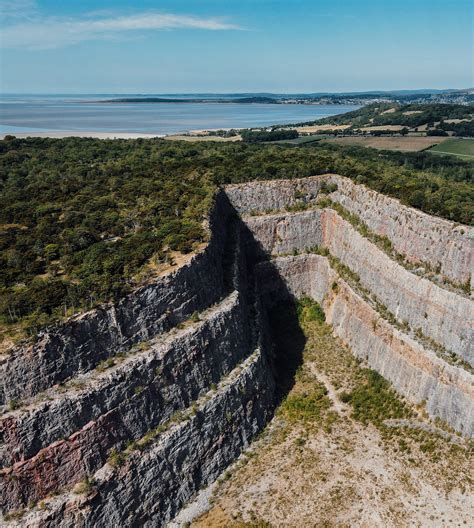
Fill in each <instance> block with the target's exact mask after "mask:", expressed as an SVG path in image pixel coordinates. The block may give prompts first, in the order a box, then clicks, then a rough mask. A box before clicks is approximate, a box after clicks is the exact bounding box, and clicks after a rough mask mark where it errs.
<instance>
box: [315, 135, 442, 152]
mask: <svg viewBox="0 0 474 528" xmlns="http://www.w3.org/2000/svg"><path fill="white" fill-rule="evenodd" d="M445 140H446V137H442V136H439V137H437V136H430V137H426V136H413V137H411V136H405V137H362V136H360V137H359V136H358V137H339V138H338V137H336V138H330V139H325V140H324V141H328V142H329V143H338V144H341V145H359V146H361V147H372V148H376V149H386V150H402V151H407V152H416V151H419V150H425V149H427V148H429V147H432V146H433V145H438V144H439V143H442V142H443V141H445Z"/></svg>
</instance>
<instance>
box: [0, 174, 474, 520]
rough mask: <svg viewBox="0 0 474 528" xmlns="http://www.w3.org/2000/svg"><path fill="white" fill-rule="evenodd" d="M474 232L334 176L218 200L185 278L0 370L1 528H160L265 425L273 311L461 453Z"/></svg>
mask: <svg viewBox="0 0 474 528" xmlns="http://www.w3.org/2000/svg"><path fill="white" fill-rule="evenodd" d="M328 195H329V196H330V198H331V200H332V204H333V205H332V206H331V204H329V205H328V203H327V202H325V203H324V204H323V205H321V204H320V205H318V203H317V201H318V198H320V197H321V196H325V197H327V196H328ZM334 204H339V205H338V207H339V206H340V205H342V206H343V207H344V210H343V211H346V212H347V214H346V213H344V214H342V212H341V211H342V210H339V212H338V209H337V207H336V206H335V205H334ZM237 213H239V214H240V215H241V217H240V218H239V217H238V216H237ZM349 214H352V215H356V216H353V217H351V216H348V215H349ZM354 218H357V219H358V220H357V222H352V223H351V221H349V220H351V219H354ZM358 222H360V224H359V223H358ZM359 225H363V226H364V230H360V229H358V226H359ZM369 232H370V233H369ZM368 233H369V234H370V236H368ZM473 233H474V231H473V229H472V228H469V227H466V226H458V225H455V224H453V223H451V222H448V221H446V220H441V219H438V218H433V217H430V216H428V215H425V214H423V213H420V212H419V211H415V210H413V209H410V208H408V207H405V206H403V205H401V204H400V203H399V202H398V201H397V200H393V199H391V198H387V197H385V196H381V195H379V194H377V193H375V192H374V191H371V190H369V189H367V188H365V187H364V186H360V185H356V184H354V183H353V182H351V181H349V180H347V179H345V178H342V177H340V176H337V175H327V176H318V177H313V178H306V179H302V180H286V181H271V182H254V183H250V184H244V185H232V186H228V187H227V188H226V189H225V190H223V191H221V192H220V193H219V194H218V196H217V197H216V202H215V206H214V208H213V211H212V214H211V217H210V220H209V243H208V245H207V247H206V248H205V249H204V250H202V251H201V252H199V253H198V254H196V255H194V256H193V257H192V258H191V259H190V260H189V261H188V262H187V263H186V264H184V265H182V266H181V267H179V268H177V269H176V270H175V271H173V272H171V273H169V274H167V275H165V276H163V277H159V278H157V279H154V280H153V281H152V282H150V283H149V284H147V285H145V286H142V287H141V288H139V289H137V290H136V291H134V292H132V293H131V294H130V295H128V296H127V297H126V298H124V299H122V300H121V301H120V302H118V303H117V304H110V305H104V306H102V307H100V308H98V309H95V310H91V311H90V312H88V313H85V314H82V315H80V316H76V317H73V318H72V319H70V320H68V321H66V322H64V323H61V324H58V325H56V326H54V327H50V328H48V329H46V330H44V331H43V332H42V333H41V334H40V335H39V336H38V338H37V339H36V340H34V341H33V342H29V343H24V344H22V345H20V346H18V347H17V348H15V349H14V350H12V351H11V353H10V355H8V356H6V357H5V358H4V359H3V360H2V364H1V366H0V369H1V370H0V374H1V375H0V389H1V390H0V403H1V404H3V409H2V410H3V412H2V415H1V416H0V468H1V469H0V486H1V493H0V508H1V510H2V512H3V514H4V515H5V517H4V523H6V522H7V519H8V518H9V516H10V517H12V520H11V521H9V522H10V523H11V524H17V525H19V526H31V527H43V526H48V527H53V526H64V527H66V526H84V527H85V526H94V527H109V526H119V525H120V526H163V525H165V524H166V523H167V522H168V521H169V520H170V519H172V518H173V517H174V516H175V515H176V513H177V512H178V511H179V509H180V508H181V507H182V506H183V505H184V504H185V503H186V502H187V501H189V499H190V498H192V497H193V495H194V494H195V493H196V492H197V491H198V490H199V488H201V487H202V486H206V485H207V484H209V483H211V482H213V481H214V480H215V479H216V478H217V477H218V475H219V474H220V473H221V472H222V471H223V470H224V469H225V468H226V467H227V466H228V465H229V464H230V463H231V462H232V461H233V460H235V458H236V457H237V456H238V455H239V454H240V453H241V451H242V450H243V449H245V448H246V446H248V444H249V443H250V442H251V440H252V438H253V436H254V435H255V434H257V433H258V432H259V431H260V430H261V429H262V428H263V427H264V426H265V424H266V423H267V422H268V420H269V419H270V418H271V416H272V412H273V408H274V405H275V377H274V364H273V359H274V358H273V352H272V343H271V338H270V336H271V332H270V331H269V329H268V327H267V317H266V311H267V308H270V307H271V306H272V305H273V304H274V303H275V302H276V301H278V300H281V299H282V298H289V297H290V298H298V297H301V296H303V295H305V296H310V297H312V298H313V299H315V300H317V301H318V302H319V303H320V304H321V305H322V307H323V310H324V312H325V315H326V320H327V322H328V323H329V324H331V325H332V327H333V329H334V332H335V333H336V334H337V335H338V336H339V337H340V338H341V339H342V340H343V341H344V343H346V344H347V346H348V347H349V348H350V350H351V351H352V353H353V354H355V355H356V356H357V357H359V358H361V359H362V360H363V361H364V362H365V363H366V364H367V365H368V366H370V367H371V368H373V369H375V370H377V371H378V372H380V373H381V374H382V375H383V376H385V377H386V378H387V379H388V380H389V381H391V382H392V384H393V386H394V387H395V388H396V389H397V390H398V391H399V392H400V393H401V394H403V395H404V396H405V397H406V398H407V399H409V400H411V401H412V402H414V403H417V404H420V405H424V406H425V407H426V410H427V412H428V413H429V415H430V416H431V417H432V418H440V419H442V420H443V421H445V422H446V423H448V424H449V425H451V426H452V427H453V428H454V429H456V430H457V431H459V432H460V433H462V434H463V435H465V436H474V418H473V417H474V409H473V402H474V386H473V375H472V365H473V361H474V357H473V328H474V310H473V301H472V299H471V298H470V297H469V295H468V293H466V287H465V285H466V283H467V281H468V280H469V279H470V277H471V274H472V270H473V253H474V252H473V241H474V234H473ZM384 237H386V238H384ZM386 240H388V241H389V242H390V245H389V247H390V251H386V250H384V247H382V246H381V244H380V243H379V242H380V241H386ZM289 255H292V256H289ZM414 263H416V266H420V268H422V271H420V270H418V269H417V268H416V266H414V265H412V264H414ZM433 270H434V271H433ZM443 281H444V282H443ZM460 286H463V288H460ZM8 402H10V406H8ZM11 402H14V403H15V405H11ZM23 509H25V510H24V511H23V514H22V515H19V514H17V513H16V512H17V511H19V510H23Z"/></svg>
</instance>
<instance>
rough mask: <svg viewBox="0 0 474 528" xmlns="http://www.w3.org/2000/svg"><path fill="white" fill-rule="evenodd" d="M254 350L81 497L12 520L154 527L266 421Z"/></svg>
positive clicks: (268, 394)
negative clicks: (185, 414)
mask: <svg viewBox="0 0 474 528" xmlns="http://www.w3.org/2000/svg"><path fill="white" fill-rule="evenodd" d="M270 372H271V370H270V368H269V366H268V364H267V363H266V359H265V356H264V355H262V354H261V353H260V350H259V349H257V351H256V352H255V353H254V354H252V355H251V356H250V357H249V358H248V359H247V360H246V361H245V363H244V364H243V365H242V366H241V367H240V368H238V369H235V371H234V372H232V373H231V375H230V376H229V378H228V379H225V380H223V382H222V383H221V385H220V386H219V387H218V388H217V390H216V392H215V394H214V395H213V397H212V398H211V399H209V400H207V401H203V403H202V404H201V405H200V406H199V407H197V409H196V412H195V413H194V414H193V415H191V416H190V417H189V418H188V419H187V420H184V421H183V422H182V423H179V424H177V425H175V426H173V427H172V428H171V429H170V430H169V431H167V432H166V433H164V434H163V435H161V436H160V438H159V439H158V441H157V442H156V443H154V444H153V445H152V446H151V447H150V448H149V449H146V450H145V451H136V452H134V453H132V454H131V455H130V456H129V458H128V459H127V460H126V461H125V463H124V464H123V465H122V466H120V467H119V468H115V469H113V468H112V467H110V466H109V465H107V466H104V468H102V469H101V470H99V471H98V472H97V473H96V474H95V475H94V485H93V491H92V492H91V493H89V494H88V495H87V496H81V495H79V496H77V495H76V496H75V495H74V494H66V495H63V496H59V497H57V498H56V499H53V500H52V501H51V503H50V504H49V505H48V507H49V510H48V511H46V512H44V511H38V510H36V511H33V512H32V513H30V514H28V515H27V516H25V517H24V518H23V520H22V521H21V522H20V523H19V524H20V525H21V526H36V527H46V526H48V527H56V526H58V527H59V526H60V527H70V526H76V527H91V528H92V527H94V528H99V527H111V526H150V527H161V526H164V525H165V524H166V522H168V521H169V520H170V519H172V518H173V517H174V516H175V515H176V513H177V512H178V511H179V509H180V508H181V507H182V506H183V505H184V503H185V502H186V501H187V500H188V499H189V498H190V497H191V496H192V495H194V494H195V493H196V492H197V491H198V490H199V489H200V488H201V487H204V486H206V485H208V484H210V483H212V482H213V481H214V480H216V478H217V477H218V476H219V474H220V473H221V472H222V471H223V470H224V469H225V468H226V467H227V465H228V464H229V463H230V462H231V461H232V460H234V459H235V458H236V457H237V456H238V455H239V454H240V453H241V451H242V450H243V449H245V448H246V447H247V446H248V444H249V443H250V440H251V439H252V438H253V437H254V436H255V434H256V433H258V432H259V431H260V430H261V429H262V427H263V426H264V425H265V423H266V422H267V421H268V419H269V417H270V413H271V409H272V405H273V378H272V376H271V375H270Z"/></svg>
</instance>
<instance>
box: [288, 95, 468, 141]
mask: <svg viewBox="0 0 474 528" xmlns="http://www.w3.org/2000/svg"><path fill="white" fill-rule="evenodd" d="M312 124H317V125H332V126H337V125H348V126H349V127H350V128H349V130H357V129H360V128H367V127H377V128H379V129H380V130H382V128H383V127H384V126H387V129H388V127H393V126H399V127H406V128H407V129H408V130H410V131H414V130H415V129H420V128H421V129H423V131H426V133H427V134H428V135H447V134H448V132H451V133H452V135H457V136H474V107H473V106H472V105H459V104H440V103H438V104H406V105H400V104H394V103H373V104H369V105H366V106H363V107H362V108H359V109H358V110H354V111H352V112H347V113H345V114H340V115H336V116H332V117H327V118H324V119H319V120H317V121H313V122H309V123H308V122H306V123H299V124H298V125H312Z"/></svg>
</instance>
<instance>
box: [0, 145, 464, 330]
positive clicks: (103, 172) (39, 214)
mask: <svg viewBox="0 0 474 528" xmlns="http://www.w3.org/2000/svg"><path fill="white" fill-rule="evenodd" d="M472 166H473V165H472V164H470V163H467V162H463V161H460V160H457V159H455V158H447V157H443V156H437V157H435V156H429V155H427V154H423V153H414V154H408V153H404V154H401V153H396V152H380V151H375V150H372V149H366V148H357V147H345V148H344V147H340V146H337V145H329V144H317V143H316V144H311V145H307V146H301V147H292V148H291V147H284V146H282V145H269V144H247V143H214V142H211V143H207V144H204V143H187V142H169V141H164V140H160V139H150V140H143V139H137V140H113V141H109V140H94V139H81V138H69V139H63V140H54V139H41V138H36V139H25V140H19V139H15V138H12V137H9V138H7V139H6V140H4V141H0V326H1V330H0V340H1V338H2V334H3V337H5V336H6V335H7V334H11V335H13V334H15V335H16V336H17V337H18V336H24V335H26V334H27V333H34V332H36V331H37V329H38V328H39V327H41V326H43V325H45V324H48V323H50V322H51V321H53V320H55V319H57V318H60V317H63V316H65V315H70V314H71V313H73V312H77V311H78V310H81V309H85V308H89V307H91V306H94V305H96V304H97V303H100V302H103V301H107V300H111V299H114V298H116V297H118V296H121V295H123V294H125V293H126V292H128V291H130V290H131V289H132V288H133V287H135V286H137V285H138V284H140V283H141V282H142V281H143V280H144V279H146V278H147V273H151V271H150V270H151V269H153V267H154V266H155V267H156V266H157V265H159V264H160V263H166V262H167V260H169V259H170V258H172V255H171V253H172V252H181V253H186V252H190V251H193V249H195V247H196V245H197V244H200V243H201V242H203V241H204V240H205V238H206V233H205V231H204V229H203V225H202V224H203V220H204V218H205V217H206V215H207V213H208V211H209V208H210V207H211V204H212V200H213V195H214V193H215V191H216V189H217V188H218V186H220V185H223V184H227V183H236V182H243V181H250V180H255V179H274V178H296V177H304V176H310V175H315V174H323V173H327V172H335V173H339V174H342V175H345V176H348V177H349V178H351V179H353V180H354V181H356V182H359V183H364V184H366V185H368V186H370V187H372V188H373V189H375V190H377V191H379V192H382V193H385V194H387V195H390V196H394V197H396V198H399V199H401V200H402V202H404V203H406V204H409V205H411V206H413V207H418V208H420V209H422V210H424V211H426V212H428V213H430V214H434V215H439V216H443V217H445V218H449V219H452V220H455V221H458V222H462V223H466V224H472V223H473V218H474V211H473V204H474V185H473V181H472V178H473V171H472Z"/></svg>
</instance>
